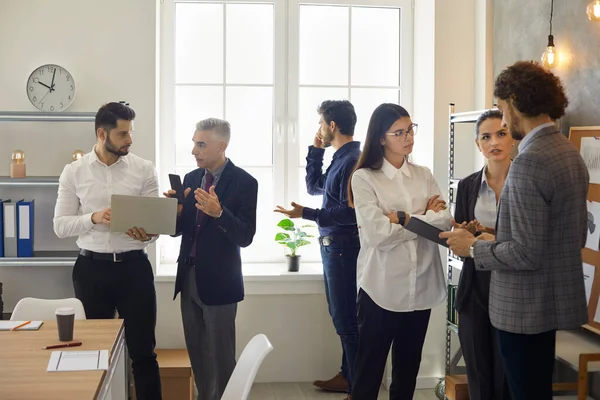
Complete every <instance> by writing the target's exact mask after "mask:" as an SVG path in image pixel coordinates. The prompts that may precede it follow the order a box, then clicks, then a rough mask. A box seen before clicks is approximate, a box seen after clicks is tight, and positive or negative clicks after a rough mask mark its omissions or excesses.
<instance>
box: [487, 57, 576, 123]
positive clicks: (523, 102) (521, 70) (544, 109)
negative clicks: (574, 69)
mask: <svg viewBox="0 0 600 400" xmlns="http://www.w3.org/2000/svg"><path fill="white" fill-rule="evenodd" d="M494 96H495V97H496V98H498V99H500V100H504V101H510V102H511V103H512V104H513V105H514V106H515V108H516V109H517V110H519V111H520V112H521V113H523V114H525V115H527V116H529V117H536V116H538V115H542V114H546V115H548V116H549V117H550V118H551V119H552V120H557V119H559V118H560V117H562V116H563V115H565V109H566V108H567V106H568V105H569V100H568V99H567V96H566V95H565V91H564V88H563V85H562V83H561V81H560V79H559V78H558V77H557V76H556V75H554V74H553V73H552V72H550V71H549V70H547V69H545V68H544V67H542V66H541V65H540V64H539V63H537V62H534V61H517V62H516V63H514V64H513V65H511V66H510V67H507V68H505V69H504V70H503V71H502V72H501V73H500V75H498V77H497V78H496V84H495V87H494Z"/></svg>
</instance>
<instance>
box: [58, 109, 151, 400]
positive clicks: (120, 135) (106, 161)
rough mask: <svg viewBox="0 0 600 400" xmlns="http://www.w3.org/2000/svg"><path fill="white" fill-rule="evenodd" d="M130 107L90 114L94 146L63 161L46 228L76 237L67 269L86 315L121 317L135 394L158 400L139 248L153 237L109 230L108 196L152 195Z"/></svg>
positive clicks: (146, 271) (146, 269)
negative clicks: (136, 148)
mask: <svg viewBox="0 0 600 400" xmlns="http://www.w3.org/2000/svg"><path fill="white" fill-rule="evenodd" d="M134 119H135V112H134V111H133V109H131V108H130V107H128V106H126V105H124V104H121V103H114V102H113V103H108V104H105V105H103V106H102V107H101V108H100V109H99V110H98V112H97V114H96V120H95V128H96V145H95V146H94V148H93V149H92V151H91V152H89V153H87V154H85V155H84V156H83V157H81V158H80V159H79V160H77V161H74V162H72V163H71V164H68V165H66V166H65V168H64V170H63V172H62V174H61V176H60V179H59V187H58V199H57V200H56V208H55V210H54V232H55V233H56V235H57V236H58V237H60V238H65V237H69V236H78V238H77V245H78V246H79V248H80V250H79V256H78V257H77V261H76V262H75V266H74V267H73V287H74V289H75V296H76V297H77V298H78V299H79V300H81V302H82V303H83V307H84V309H85V314H86V318H87V319H110V318H114V316H115V311H118V313H119V317H120V318H123V319H124V320H125V321H124V324H125V340H126V342H127V349H128V351H129V355H130V357H131V361H132V368H133V376H134V379H135V391H136V397H137V399H139V400H146V399H161V397H162V396H161V385H160V376H159V369H158V362H157V361H156V353H154V347H155V344H156V341H155V334H154V330H155V326H156V290H155V288H154V273H153V271H152V266H151V264H150V261H149V260H148V255H147V253H146V251H145V248H146V246H148V244H150V243H152V242H154V241H155V240H156V236H154V235H148V234H147V233H146V232H144V230H143V229H137V228H135V227H132V228H131V229H130V230H129V231H128V232H127V233H126V234H125V233H115V232H109V226H110V221H111V212H110V198H111V195H113V194H125V195H135V196H156V197H158V179H157V176H156V170H155V168H154V165H153V164H152V162H150V161H147V160H144V159H142V158H140V157H138V156H135V155H133V154H130V153H129V147H130V146H131V144H132V142H133V141H132V133H133V120H134Z"/></svg>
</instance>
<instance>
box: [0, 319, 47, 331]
mask: <svg viewBox="0 0 600 400" xmlns="http://www.w3.org/2000/svg"><path fill="white" fill-rule="evenodd" d="M23 322H26V321H0V331H10V330H11V329H12V328H14V327H15V326H19V325H21V324H22V323H23ZM43 323H44V322H43V321H31V322H30V323H28V324H27V325H25V326H22V327H20V328H19V329H17V331H37V330H38V329H40V326H42V324H43Z"/></svg>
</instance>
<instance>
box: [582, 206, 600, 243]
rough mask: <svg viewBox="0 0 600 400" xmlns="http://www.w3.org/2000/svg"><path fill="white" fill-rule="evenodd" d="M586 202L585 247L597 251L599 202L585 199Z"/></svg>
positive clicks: (599, 235)
mask: <svg viewBox="0 0 600 400" xmlns="http://www.w3.org/2000/svg"><path fill="white" fill-rule="evenodd" d="M586 203H587V210H588V213H587V229H588V231H587V240H586V242H585V247H587V248H588V249H592V250H594V251H598V245H599V244H600V203H597V202H595V201H586Z"/></svg>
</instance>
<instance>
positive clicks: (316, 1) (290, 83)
mask: <svg viewBox="0 0 600 400" xmlns="http://www.w3.org/2000/svg"><path fill="white" fill-rule="evenodd" d="M176 3H213V4H214V3H220V4H223V7H224V10H225V8H226V5H227V4H235V3H237V4H239V3H241V4H248V3H256V4H264V3H269V4H273V5H274V13H273V16H274V21H273V24H274V26H273V36H274V38H273V40H274V45H273V49H274V56H273V63H274V65H273V74H274V77H273V124H272V127H273V131H272V137H273V147H272V150H273V164H272V170H273V187H274V191H273V208H274V207H275V205H278V204H279V205H283V206H287V205H289V204H290V202H291V201H297V200H298V198H299V195H300V192H299V186H300V182H299V179H300V175H299V173H300V172H299V169H300V168H301V165H302V164H303V163H302V160H301V159H300V155H299V153H300V140H299V136H298V135H299V134H300V133H299V132H298V129H299V115H298V114H299V110H298V103H299V91H300V85H299V68H300V65H299V62H300V59H299V56H300V55H299V48H300V40H299V39H300V38H299V26H300V5H340V6H350V7H351V8H352V7H359V6H360V7H390V8H399V9H400V10H401V11H400V16H401V21H400V32H401V33H400V41H399V44H400V49H399V54H400V63H399V67H400V68H399V75H400V76H399V87H398V88H399V89H401V90H400V98H399V101H400V104H402V105H403V106H404V107H405V108H407V109H408V110H412V106H413V84H412V79H413V54H414V52H413V18H414V6H413V0H362V1H358V0H328V1H320V0H309V1H299V0H271V1H264V0H262V1H261V0H244V1H227V0H226V1H215V0H212V1H210V0H163V1H162V2H161V4H160V12H159V26H160V28H159V29H158V30H157V43H158V44H159V46H158V49H157V52H156V61H157V86H158V88H159V95H158V96H157V103H158V104H157V107H158V110H159V112H158V114H157V119H158V122H157V124H156V125H157V127H158V128H159V131H158V134H157V135H156V148H157V152H156V160H157V163H156V164H157V170H158V172H159V186H160V189H161V193H162V191H164V190H166V189H168V188H169V187H170V183H169V180H168V174H169V173H172V172H173V171H174V170H175V167H176V144H175V140H173V133H172V132H175V126H176V125H175V106H174V104H175V88H176V82H175V60H176V58H175V47H176V46H175V4H176ZM350 12H351V11H350ZM223 18H224V19H225V18H226V12H225V11H224V15H223ZM224 28H225V26H224ZM349 29H351V19H350V27H349ZM223 31H224V32H223V35H224V36H225V35H226V29H224V30H223ZM350 32H351V31H349V34H350ZM224 46H226V42H224ZM225 53H226V52H225ZM349 57H350V55H349ZM226 68H227V67H226V64H225V63H223V69H224V73H225V70H226ZM349 68H350V67H349ZM224 77H225V75H224ZM224 79H225V78H224ZM223 85H227V83H224V84H223ZM235 86H240V85H237V84H236V85H235ZM242 86H243V85H242ZM247 86H261V85H252V84H249V85H247ZM263 86H264V85H263ZM325 87H330V86H325ZM333 87H335V85H333ZM342 87H343V86H342ZM347 87H349V88H350V87H352V88H354V87H365V88H369V86H347ZM225 112H226V111H225ZM225 119H227V117H225ZM315 119H317V118H316V112H315ZM232 137H233V140H235V127H233V132H232ZM191 144H192V143H191V137H190V151H191ZM190 157H191V155H190ZM232 161H233V162H234V163H235V160H233V159H232ZM238 166H240V167H242V168H244V166H243V165H238ZM248 168H253V167H248ZM182 178H183V177H182ZM259 185H260V182H259ZM279 189H281V190H279ZM259 190H260V189H259ZM279 216H280V217H283V215H279ZM268 221H269V223H270V222H271V219H268ZM299 221H301V224H302V225H304V224H305V223H308V222H309V221H302V220H299ZM260 223H261V221H260V214H258V213H257V229H258V225H259V224H260ZM276 231H277V229H276V226H275V225H274V224H273V235H275V233H276ZM314 231H315V234H316V235H318V233H317V232H316V229H315V230H314ZM275 246H278V247H279V251H266V249H256V253H261V254H265V253H267V256H266V257H264V258H260V259H252V260H249V261H244V263H245V264H246V263H257V264H264V263H270V262H283V261H284V260H285V258H284V255H285V254H286V251H285V249H284V248H283V246H281V245H278V244H276V243H275V242H273V247H271V246H270V245H269V246H268V248H269V249H275V248H276V247H275ZM311 246H313V247H316V248H317V249H316V250H315V249H313V251H312V253H311V255H308V254H307V257H306V258H307V259H306V260H305V261H307V262H311V261H318V262H320V258H318V257H317V254H320V253H318V242H317V241H316V238H313V244H312V245H311ZM162 247H163V243H161V240H160V239H159V241H158V243H157V260H158V264H159V266H158V268H157V272H158V273H159V274H161V271H160V265H163V264H165V265H171V266H172V264H173V263H174V261H173V260H163V253H164V251H163V248H162ZM265 247H267V246H265ZM302 250H304V249H302ZM302 250H301V252H302ZM307 253H309V252H307ZM163 270H165V269H163ZM166 270H168V271H170V272H169V275H170V274H172V269H166Z"/></svg>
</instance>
